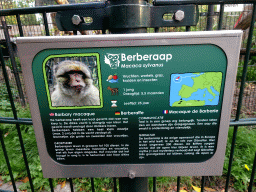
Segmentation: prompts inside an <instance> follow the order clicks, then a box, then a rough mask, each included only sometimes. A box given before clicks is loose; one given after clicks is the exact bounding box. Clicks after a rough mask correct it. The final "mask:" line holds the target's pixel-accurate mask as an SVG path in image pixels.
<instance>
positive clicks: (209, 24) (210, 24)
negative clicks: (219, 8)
mask: <svg viewBox="0 0 256 192" xmlns="http://www.w3.org/2000/svg"><path fill="white" fill-rule="evenodd" d="M213 17H214V5H208V15H207V26H206V30H207V31H211V30H212V27H213Z"/></svg>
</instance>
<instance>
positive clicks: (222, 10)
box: [218, 4, 224, 30]
mask: <svg viewBox="0 0 256 192" xmlns="http://www.w3.org/2000/svg"><path fill="white" fill-rule="evenodd" d="M223 14H224V5H223V4H221V5H220V15H219V23H218V30H221V29H222V23H223Z"/></svg>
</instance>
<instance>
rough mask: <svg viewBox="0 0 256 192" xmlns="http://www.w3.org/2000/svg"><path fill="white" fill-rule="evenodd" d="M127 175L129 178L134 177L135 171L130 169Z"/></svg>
mask: <svg viewBox="0 0 256 192" xmlns="http://www.w3.org/2000/svg"><path fill="white" fill-rule="evenodd" d="M128 177H129V178H130V179H134V178H135V173H134V172H133V171H130V172H129V174H128Z"/></svg>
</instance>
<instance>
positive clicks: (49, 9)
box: [0, 0, 256, 192]
mask: <svg viewBox="0 0 256 192" xmlns="http://www.w3.org/2000/svg"><path fill="white" fill-rule="evenodd" d="M224 3H251V4H252V5H253V10H252V19H251V24H250V28H249V32H248V39H247V43H246V45H245V49H243V53H242V55H244V57H243V59H244V60H243V61H244V65H243V72H242V77H241V83H240V90H239V97H238V100H237V109H236V114H235V118H234V119H232V120H231V122H230V126H234V132H233V139H232V145H231V153H230V157H229V167H228V173H227V175H226V187H225V191H226V192H227V191H228V190H229V182H230V178H231V171H232V162H233V157H234V151H235V147H236V145H235V143H236V137H237V131H238V129H239V126H251V125H256V118H247V119H240V114H241V111H242V103H243V97H244V95H243V94H244V90H245V84H246V74H247V70H248V65H249V60H250V53H251V52H252V49H251V47H252V40H253V30H254V23H255V18H256V2H255V1H254V0H247V1H241V0H200V1H198V0H180V1H169V0H155V1H154V5H155V6H157V5H188V4H195V5H208V12H207V13H205V14H203V13H201V17H200V18H202V17H207V19H206V26H196V27H194V28H195V29H196V28H199V29H206V30H212V29H213V28H214V26H213V22H212V21H213V19H214V18H215V20H218V22H217V23H218V24H217V30H221V29H223V25H224V23H225V25H227V23H228V21H225V20H224ZM212 4H220V12H218V13H216V12H214V9H213V5H212ZM85 5H86V4H77V5H61V6H60V5H55V6H44V7H35V8H19V9H10V10H1V11H0V16H1V17H2V27H3V29H4V36H5V40H6V43H7V47H8V51H9V54H10V60H11V63H12V66H13V73H14V75H15V80H16V84H17V87H18V91H19V97H20V98H21V103H22V104H23V105H25V104H26V101H25V100H26V99H25V96H24V92H23V86H22V84H21V80H20V78H19V71H18V69H17V64H16V61H15V54H14V50H13V47H12V44H11V37H10V35H9V30H8V23H6V21H5V19H4V17H5V16H15V17H16V20H17V27H18V31H19V36H21V37H23V36H24V26H22V23H21V19H20V16H21V15H25V14H36V13H39V14H42V17H43V25H44V30H45V35H46V36H50V35H51V32H50V29H49V25H50V24H49V23H48V20H47V13H53V12H58V11H66V10H77V9H80V10H82V9H83V8H84V7H86V6H85ZM93 6H95V7H97V8H101V7H104V3H102V2H100V3H94V5H93ZM199 20H200V19H199ZM199 25H202V23H199ZM191 28H192V27H190V26H187V27H186V31H189V30H191ZM165 30H166V28H155V29H154V31H157V32H161V31H165ZM169 30H170V29H169ZM175 30H177V28H175V29H174V31H175ZM148 31H150V29H148ZM76 33H77V32H76V31H74V34H76ZM0 59H1V60H0V61H1V65H2V72H3V76H4V81H5V85H6V88H7V92H8V95H9V101H10V104H11V109H12V113H13V117H0V123H3V124H15V126H16V129H17V132H18V137H19V142H20V146H21V149H22V155H23V158H24V162H25V166H26V170H27V175H28V178H29V183H30V188H31V191H35V189H34V186H33V180H32V177H31V174H30V170H29V164H28V159H27V155H26V150H25V148H24V142H23V138H22V134H21V128H20V125H22V124H25V125H32V124H33V123H32V120H31V119H27V118H19V117H18V115H17V110H16V108H15V101H14V97H13V93H12V90H11V86H10V80H9V78H8V72H7V71H6V67H5V62H6V61H5V59H4V55H3V53H2V48H0ZM254 99H256V98H254ZM0 141H1V146H2V150H3V154H4V156H5V160H6V163H7V166H8V170H9V174H10V177H11V181H12V185H13V189H14V191H17V188H16V184H15V181H14V177H13V174H12V169H11V166H10V162H9V158H8V151H7V150H6V146H5V143H4V139H3V133H2V130H1V129H0ZM255 166H256V153H255V159H254V164H253V169H252V171H251V179H250V184H249V187H248V191H252V187H253V182H254V175H255ZM205 178H206V177H205V176H202V179H201V191H204V186H205ZM68 181H69V182H70V190H71V191H72V192H73V191H74V188H73V182H72V179H71V178H69V179H68ZM113 182H114V191H117V179H116V178H113ZM180 182H181V177H177V191H180ZM49 184H50V187H51V191H54V188H53V182H52V179H49ZM0 191H1V190H0ZM91 191H93V192H94V191H95V187H94V179H93V178H91ZM152 191H153V192H155V191H157V187H156V177H154V178H153V189H152Z"/></svg>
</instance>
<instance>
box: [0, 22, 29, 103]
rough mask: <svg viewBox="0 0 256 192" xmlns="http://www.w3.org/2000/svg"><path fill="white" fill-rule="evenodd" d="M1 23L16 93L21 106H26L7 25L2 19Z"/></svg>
mask: <svg viewBox="0 0 256 192" xmlns="http://www.w3.org/2000/svg"><path fill="white" fill-rule="evenodd" d="M1 21H2V26H3V29H4V36H5V40H6V44H7V48H8V51H9V55H10V59H11V63H12V67H13V73H14V77H15V80H16V85H17V88H18V92H19V97H20V100H21V104H22V106H25V105H26V102H25V97H24V93H23V90H22V86H21V81H20V76H19V72H18V69H17V64H16V61H15V57H14V53H13V47H12V44H11V39H10V35H9V32H8V28H7V24H6V22H5V20H4V19H3V18H2V19H1Z"/></svg>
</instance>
